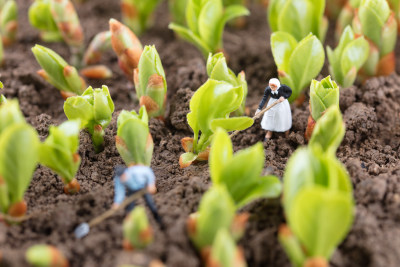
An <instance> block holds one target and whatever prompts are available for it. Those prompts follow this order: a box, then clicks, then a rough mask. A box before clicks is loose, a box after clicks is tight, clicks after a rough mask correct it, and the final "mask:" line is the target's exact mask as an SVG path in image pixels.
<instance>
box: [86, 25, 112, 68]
mask: <svg viewBox="0 0 400 267" xmlns="http://www.w3.org/2000/svg"><path fill="white" fill-rule="evenodd" d="M110 48H111V32H110V31H106V32H100V33H98V34H97V35H96V36H95V37H94V38H93V40H92V41H91V42H90V44H89V47H88V49H87V50H86V52H85V55H84V58H83V61H84V62H85V64H86V65H93V64H97V63H99V61H100V59H101V57H102V55H103V53H104V52H105V51H107V50H108V49H110Z"/></svg>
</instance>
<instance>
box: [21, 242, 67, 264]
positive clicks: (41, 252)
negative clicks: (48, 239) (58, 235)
mask: <svg viewBox="0 0 400 267" xmlns="http://www.w3.org/2000/svg"><path fill="white" fill-rule="evenodd" d="M25 258H26V261H27V262H28V263H29V264H30V265H32V266H35V267H68V266H69V263H68V261H67V259H66V258H65V257H64V255H63V254H62V253H61V252H60V251H59V250H58V249H57V248H55V247H53V246H49V245H34V246H31V247H30V248H29V249H28V251H27V252H26V255H25Z"/></svg>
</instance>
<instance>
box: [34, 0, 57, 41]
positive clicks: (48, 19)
mask: <svg viewBox="0 0 400 267" xmlns="http://www.w3.org/2000/svg"><path fill="white" fill-rule="evenodd" d="M29 22H30V24H31V25H32V26H33V27H35V28H36V29H38V30H39V31H40V37H41V38H42V40H43V41H45V42H58V41H62V40H63V37H62V35H61V33H60V31H59V30H58V27H57V24H56V22H55V21H54V18H53V15H52V14H51V9H50V0H36V1H35V2H34V3H33V4H32V5H31V7H30V8H29Z"/></svg>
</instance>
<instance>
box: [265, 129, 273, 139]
mask: <svg viewBox="0 0 400 267" xmlns="http://www.w3.org/2000/svg"><path fill="white" fill-rule="evenodd" d="M271 137H272V131H267V134H266V135H265V141H267V140H269V139H271Z"/></svg>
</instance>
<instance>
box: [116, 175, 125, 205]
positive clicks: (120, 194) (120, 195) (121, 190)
mask: <svg viewBox="0 0 400 267" xmlns="http://www.w3.org/2000/svg"><path fill="white" fill-rule="evenodd" d="M124 199H125V186H124V185H123V184H122V183H121V180H120V178H119V177H115V178H114V204H117V205H119V204H121V203H122V201H124Z"/></svg>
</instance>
